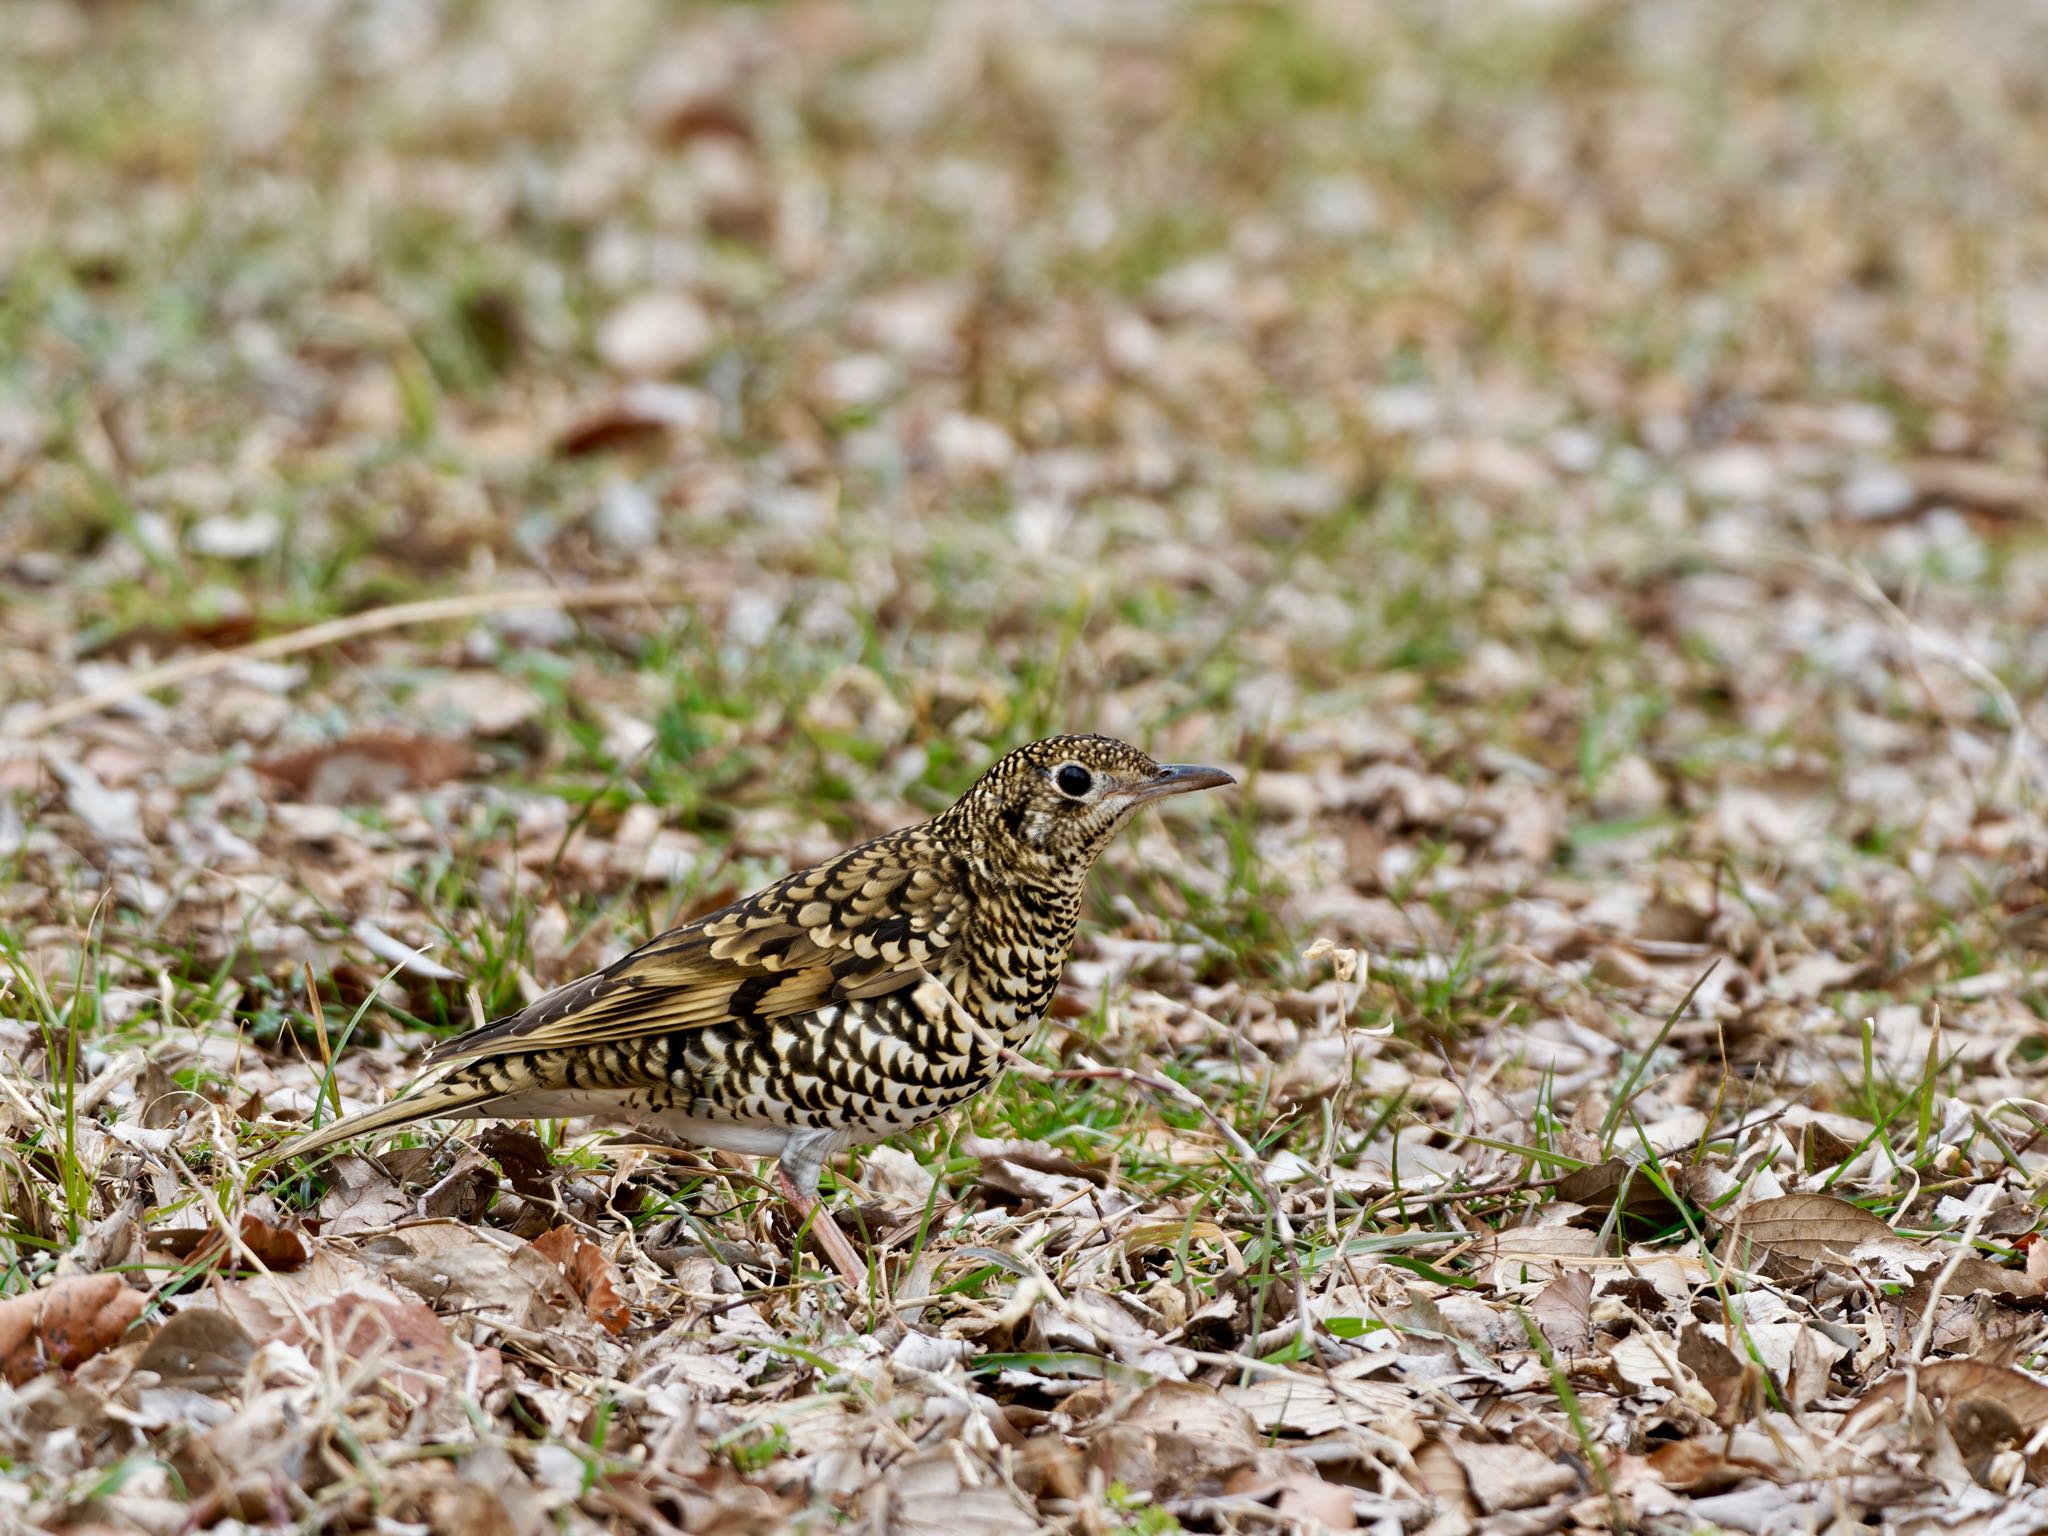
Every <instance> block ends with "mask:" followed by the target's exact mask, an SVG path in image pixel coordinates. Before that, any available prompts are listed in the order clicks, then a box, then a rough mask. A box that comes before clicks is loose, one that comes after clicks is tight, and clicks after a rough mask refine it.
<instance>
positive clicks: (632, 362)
mask: <svg viewBox="0 0 2048 1536" xmlns="http://www.w3.org/2000/svg"><path fill="white" fill-rule="evenodd" d="M717 344H718V327H717V325H716V324H715V323H714V322H713V320H712V318H711V316H710V315H709V314H707V313H706V312H705V309H704V306H703V305H701V304H699V303H698V302H697V301H696V300H695V299H693V298H691V297H690V296H689V295H688V294H682V293H643V294H640V295H638V296H636V297H634V298H630V299H628V300H626V302H625V303H623V304H621V305H620V306H619V307H618V308H617V309H615V310H613V311H612V312H611V313H610V314H608V315H606V316H605V317H604V320H603V321H602V322H601V323H600V324H599V326H598V328H597V355H598V356H599V357H600V358H602V359H603V360H604V363H605V366H606V367H608V368H612V369H616V370H617V371H618V372H620V373H632V374H641V375H645V376H648V377H656V376H659V375H662V374H669V373H674V372H676V371H677V370H678V369H681V368H687V367H689V366H690V364H692V363H694V362H697V361H698V360H699V359H701V358H702V357H704V355H705V354H706V353H708V352H710V350H711V349H712V348H713V347H715V346H716V345H717Z"/></svg>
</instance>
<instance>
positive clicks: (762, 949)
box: [426, 836, 967, 1066]
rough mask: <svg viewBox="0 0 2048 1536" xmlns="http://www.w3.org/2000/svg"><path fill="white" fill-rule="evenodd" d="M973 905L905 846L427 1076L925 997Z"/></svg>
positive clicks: (583, 994)
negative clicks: (900, 994)
mask: <svg viewBox="0 0 2048 1536" xmlns="http://www.w3.org/2000/svg"><path fill="white" fill-rule="evenodd" d="M966 913H967V902H966V897H965V892H964V891H963V890H962V889H961V888H960V885H959V883H958V882H957V880H955V879H954V878H952V876H951V873H950V871H949V870H948V869H947V868H946V867H945V866H943V865H941V864H939V863H937V862H935V861H934V860H932V859H931V858H930V857H929V856H928V855H927V856H925V857H913V856H912V848H911V847H908V846H906V845H905V843H904V842H903V840H902V839H901V838H900V837H895V836H892V837H885V838H881V839H878V840H876V841H875V842H873V843H867V844H863V845H862V846H860V847H858V848H853V849H850V850H848V851H847V852H846V853H843V854H840V855H838V856H837V857H835V858H831V859H828V860H826V861H825V862H824V863H822V864H819V865H815V866H814V867H812V868H810V869H806V870H801V871H799V872H798V873H796V874H794V875H791V876H789V877H788V878H786V879H784V880H782V881H780V882H778V883H777V884H775V885H771V886H769V887H768V888H767V889H766V890H764V891H761V892H759V893H758V894H756V895H754V896H750V897H747V898H746V899H745V900H743V901H738V902H735V903H734V904H733V905H731V906H729V907H726V908H723V909H722V910H720V911H717V912H713V913H711V914H710V915H709V916H706V917H702V918H699V919H698V920H697V921H696V922H693V923H689V924H686V925H685V926H683V927H681V928H676V929H673V930H671V931H670V932H668V933H664V934H662V935H661V936H660V937H658V938H655V939H652V940H650V941H649V942H648V943H646V944H643V945H642V946H641V947H640V948H639V949H636V950H634V951H633V952H632V953H631V954H629V955H627V956H625V957H624V958H623V959H620V960H618V961H616V962H614V963H613V964H611V965H609V966H607V967H605V969H603V970H602V971H599V972H597V973H596V974H595V975H592V976H586V977H584V978H583V979H582V980H581V981H575V982H571V983H570V984H569V985H568V986H566V987H561V988H558V989H557V990H555V991H553V992H550V993H549V994H548V995H547V996H545V997H542V998H539V999H537V1000H536V1001H535V1002H534V1003H533V1004H532V1005H531V1006H530V1007H528V1008H526V1009H525V1010H523V1011H522V1012H519V1013H516V1014H513V1015H511V1016H510V1017H509V1018H504V1019H500V1020H498V1021H496V1022H495V1023H491V1024H486V1025H485V1026H483V1028H481V1029H477V1030H472V1031H471V1032H470V1033H469V1034H466V1035H461V1036H458V1037H457V1038H455V1039H453V1040H449V1041H446V1042H444V1043H443V1044H441V1045H439V1046H437V1047H435V1049H434V1050H433V1051H432V1052H431V1053H430V1054H429V1055H428V1057H427V1061H426V1064H427V1065H428V1066H441V1065H446V1064H453V1063H459V1062H465V1061H476V1060H480V1059H483V1058H486V1057H491V1056H500V1055H507V1054H512V1053H517V1052H525V1051H544V1050H553V1049H557V1048H559V1047H563V1046H582V1045H592V1044H597V1043H601V1042H616V1041H620V1040H632V1039H639V1038H642V1037H644V1036H648V1035H663V1034H668V1033H670V1032H672V1031H675V1030H683V1029H698V1028H702V1027H704V1026H706V1025H710V1024H717V1023H720V1022H722V1021H724V1020H727V1019H775V1018H784V1017H787V1016H789V1015H792V1014H798V1013H805V1012H809V1011H811V1010H812V1009H815V1008H818V1007H820V1006H822V1005H824V1004H826V1003H831V1002H839V1001H844V1000H846V999H849V998H857V997H874V996H877V995H880V994H882V993H885V992H892V991H895V990H897V989H898V988H901V987H906V986H914V985H916V983H917V982H918V981H919V980H920V979H921V978H922V977H923V975H924V974H925V972H926V970H927V969H928V968H930V967H933V966H934V965H935V963H936V959H937V956H938V955H939V953H940V952H941V951H942V950H944V949H945V948H946V946H947V945H948V944H950V943H952V942H954V941H955V940H956V939H957V938H958V936H959V933H960V929H961V925H962V924H963V922H964V921H965V918H966Z"/></svg>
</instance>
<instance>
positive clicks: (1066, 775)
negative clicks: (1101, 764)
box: [1052, 763, 1095, 800]
mask: <svg viewBox="0 0 2048 1536" xmlns="http://www.w3.org/2000/svg"><path fill="white" fill-rule="evenodd" d="M1052 781H1053V783H1055V784H1057V785H1059V787H1060V793H1061V794H1063V795H1072V796H1073V797H1074V798H1075V799H1076V800H1078V799H1080V798H1081V797H1082V796H1083V795H1085V794H1087V793H1088V791H1089V790H1091V789H1093V788H1094V787H1095V778H1094V775H1092V774H1090V773H1089V772H1088V770H1087V769H1086V768H1083V767H1082V766H1081V765H1080V764H1079V763H1068V764H1066V765H1065V766H1064V767H1062V768H1061V769H1060V771H1059V772H1058V773H1056V774H1054V775H1053V776H1052Z"/></svg>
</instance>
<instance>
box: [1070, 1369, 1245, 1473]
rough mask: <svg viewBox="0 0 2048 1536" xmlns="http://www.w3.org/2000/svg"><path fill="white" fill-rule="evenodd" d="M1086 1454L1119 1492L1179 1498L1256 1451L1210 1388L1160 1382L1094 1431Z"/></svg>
mask: <svg viewBox="0 0 2048 1536" xmlns="http://www.w3.org/2000/svg"><path fill="white" fill-rule="evenodd" d="M1089 1448H1090V1453H1091V1455H1092V1456H1093V1459H1094V1461H1095V1463H1096V1465H1097V1466H1099V1467H1101V1468H1102V1469H1103V1471H1104V1472H1105V1473H1106V1474H1107V1475H1109V1476H1110V1477H1113V1478H1115V1479H1116V1480H1117V1481H1119V1482H1121V1483H1123V1484H1124V1485H1125V1486H1127V1487H1130V1488H1135V1489H1137V1490H1139V1491H1140V1492H1144V1493H1151V1492H1155V1491H1159V1490H1162V1489H1164V1490H1171V1491H1172V1492H1174V1493H1187V1492H1193V1491H1195V1490H1196V1489H1197V1488H1199V1487H1202V1486H1204V1485H1207V1486H1209V1487H1210V1488H1212V1489H1213V1488H1214V1487H1216V1486H1218V1485H1220V1483H1221V1480H1222V1477H1223V1475H1224V1474H1225V1473H1226V1472H1228V1471H1229V1470H1230V1469H1231V1468H1232V1467H1235V1466H1236V1465H1238V1464H1239V1463H1240V1462H1242V1461H1244V1460H1246V1459H1247V1458H1248V1457H1250V1456H1251V1454H1252V1452H1253V1451H1255V1450H1257V1449H1258V1431H1257V1429H1256V1428H1254V1427H1253V1424H1252V1420H1251V1416H1250V1415H1249V1414H1247V1413H1246V1412H1245V1411H1244V1410H1243V1409H1242V1408H1240V1407H1238V1406H1237V1405H1236V1404H1235V1403H1232V1402H1230V1401H1229V1400H1228V1399H1227V1398H1225V1397H1223V1396H1222V1395H1221V1394H1219V1393H1218V1392H1216V1391H1215V1389H1213V1388H1211V1387H1203V1386H1196V1385H1194V1384H1192V1383H1189V1382H1179V1381H1162V1382H1160V1383H1158V1384H1157V1385H1156V1386H1151V1387H1147V1388H1146V1389H1145V1390H1144V1391H1143V1392H1140V1393H1139V1394H1138V1395H1137V1397H1136V1398H1134V1399H1133V1400H1132V1401H1131V1402H1130V1404H1129V1406H1128V1407H1126V1408H1124V1409H1123V1411H1122V1412H1120V1413H1114V1414H1113V1417H1109V1419H1108V1422H1105V1423H1103V1424H1101V1425H1099V1426H1098V1427H1097V1428H1096V1429H1095V1430H1094V1432H1093V1434H1092V1435H1091V1437H1090V1447H1089Z"/></svg>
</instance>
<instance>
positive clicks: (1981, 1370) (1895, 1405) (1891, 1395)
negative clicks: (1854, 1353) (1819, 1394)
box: [1842, 1360, 2048, 1439]
mask: <svg viewBox="0 0 2048 1536" xmlns="http://www.w3.org/2000/svg"><path fill="white" fill-rule="evenodd" d="M1910 1392H1918V1393H1920V1394H1921V1395H1923V1396H1925V1397H1926V1398H1927V1399H1928V1400H1929V1401H1930V1402H1932V1403H1933V1404H1934V1405H1935V1407H1936V1408H1938V1409H1939V1410H1941V1411H1942V1412H1944V1413H1953V1412H1955V1411H1956V1410H1957V1409H1958V1408H1959V1407H1960V1406H1961V1405H1962V1404H1964V1403H1968V1402H1979V1403H1984V1404H1987V1405H1990V1406H1991V1407H1993V1408H1995V1409H1996V1410H1997V1411H1998V1412H1999V1413H2002V1414H2005V1415H2007V1416H2009V1417H2010V1418H2011V1419H2012V1421H2013V1422H2014V1423H2015V1424H2017V1425H2018V1426H2019V1427H2020V1429H2021V1431H2022V1432H2023V1433H2024V1434H2025V1435H2027V1436H2032V1435H2033V1434H2034V1433H2035V1432H2036V1431H2037V1430H2039V1429H2041V1428H2042V1427H2043V1426H2044V1425H2048V1382H2041V1381H2037V1380H2035V1379H2034V1378H2033V1377H2032V1376H2029V1375H2027V1374H2026V1373H2025V1372H2024V1371H2021V1370H2018V1369H2016V1368H2014V1367H2013V1366H2009V1365H1986V1364H1984V1363H1983V1362H1982V1361H1979V1360H1940V1361H1936V1362H1935V1363H1934V1364H1932V1365H1923V1366H1920V1367H1919V1368H1918V1369H1917V1370H1910V1371H1899V1372H1896V1373H1895V1374H1893V1375H1891V1376H1888V1377H1886V1378H1885V1379H1884V1380H1883V1381H1881V1382H1879V1383H1878V1384H1877V1385H1876V1386H1875V1387H1872V1388H1871V1389H1870V1390H1869V1391H1868V1392H1866V1393H1864V1394H1863V1400H1862V1401H1861V1402H1859V1403H1858V1404H1857V1405H1856V1406H1855V1408H1853V1409H1852V1410H1851V1411H1850V1413H1849V1416H1848V1417H1847V1418H1845V1419H1844V1420H1843V1421H1842V1436H1843V1438H1844V1439H1847V1438H1849V1437H1850V1436H1852V1435H1855V1434H1859V1433H1861V1432H1862V1431H1864V1430H1867V1429H1869V1428H1871V1427H1872V1426H1873V1425H1875V1424H1878V1423H1882V1422H1883V1421H1884V1420H1885V1419H1886V1418H1887V1417H1889V1416H1890V1414H1891V1413H1892V1412H1893V1411H1895V1410H1897V1409H1899V1408H1901V1407H1903V1406H1904V1404H1905V1402H1906V1398H1907V1394H1908V1393H1910Z"/></svg>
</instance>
